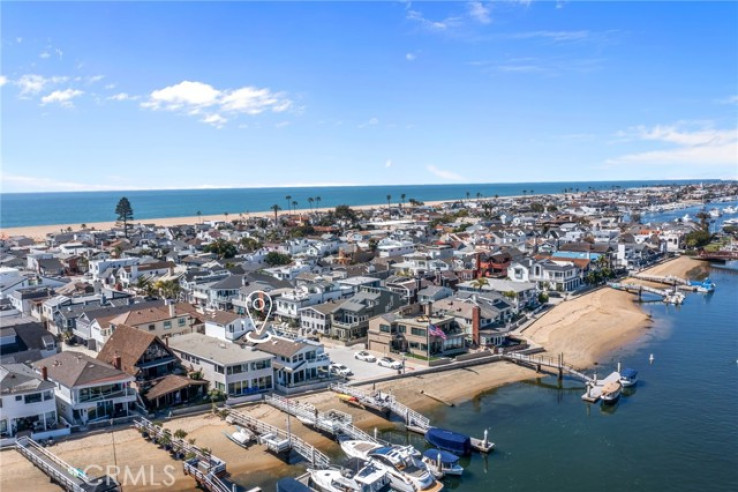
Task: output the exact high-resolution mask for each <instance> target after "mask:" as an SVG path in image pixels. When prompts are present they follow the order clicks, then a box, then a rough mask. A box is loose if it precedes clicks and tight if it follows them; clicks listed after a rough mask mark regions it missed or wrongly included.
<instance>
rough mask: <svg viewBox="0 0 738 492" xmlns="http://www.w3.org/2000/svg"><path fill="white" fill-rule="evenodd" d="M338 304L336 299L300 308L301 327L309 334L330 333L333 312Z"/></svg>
mask: <svg viewBox="0 0 738 492" xmlns="http://www.w3.org/2000/svg"><path fill="white" fill-rule="evenodd" d="M336 306H337V304H336V302H335V301H329V302H325V303H323V304H317V305H315V306H308V307H304V308H302V309H300V328H302V329H303V330H304V332H305V333H309V334H321V335H326V336H327V335H330V330H331V312H332V311H333V310H334V309H336Z"/></svg>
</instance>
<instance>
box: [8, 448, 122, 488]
mask: <svg viewBox="0 0 738 492" xmlns="http://www.w3.org/2000/svg"><path fill="white" fill-rule="evenodd" d="M15 448H16V450H18V452H19V453H20V454H21V455H23V456H24V457H25V458H27V459H28V461H30V462H31V463H33V464H34V465H36V466H37V467H38V468H39V469H40V470H41V471H43V472H44V473H45V474H46V475H48V476H49V478H50V479H51V480H52V481H53V482H56V483H57V484H59V485H60V486H61V487H62V488H63V489H64V490H68V491H70V492H87V491H93V490H95V491H104V490H105V491H118V490H121V488H120V485H118V483H117V482H116V481H115V480H113V479H112V478H111V477H100V478H96V479H90V478H89V477H87V476H86V475H85V473H84V472H83V471H82V470H79V469H78V468H75V467H73V466H71V465H70V464H68V463H66V462H65V461H63V460H62V459H61V458H59V457H58V456H56V455H55V454H53V453H51V452H50V451H48V450H47V449H45V448H44V447H42V446H41V445H40V444H38V443H37V442H36V441H34V440H33V439H31V438H30V437H20V438H18V439H17V440H16V442H15ZM105 484H107V485H108V487H107V488H105V487H104V485H105Z"/></svg>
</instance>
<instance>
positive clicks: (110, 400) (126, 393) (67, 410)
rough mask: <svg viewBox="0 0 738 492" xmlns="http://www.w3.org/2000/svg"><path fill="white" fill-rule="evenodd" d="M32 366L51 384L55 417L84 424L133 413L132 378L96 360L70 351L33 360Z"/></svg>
mask: <svg viewBox="0 0 738 492" xmlns="http://www.w3.org/2000/svg"><path fill="white" fill-rule="evenodd" d="M33 367H34V368H35V369H36V371H37V372H38V373H39V374H42V375H43V374H46V375H47V377H48V380H49V381H51V382H52V383H54V385H55V388H54V393H55V395H56V406H57V411H58V413H59V416H61V417H64V419H65V420H66V421H67V422H69V423H70V424H72V425H80V426H85V425H88V424H93V423H96V422H100V421H106V420H110V419H114V418H118V417H129V416H133V415H135V414H136V411H137V408H138V394H137V393H136V390H134V389H133V388H131V387H130V386H131V383H132V382H133V381H134V379H135V378H134V377H133V376H131V375H129V374H127V373H125V372H123V371H121V370H120V369H119V368H116V367H113V366H112V365H110V364H106V363H104V362H102V361H99V360H97V359H93V358H92V357H89V356H87V355H85V354H82V353H80V352H74V351H67V352H60V353H58V354H56V355H53V356H51V357H47V358H45V359H42V360H39V361H36V362H34V363H33Z"/></svg>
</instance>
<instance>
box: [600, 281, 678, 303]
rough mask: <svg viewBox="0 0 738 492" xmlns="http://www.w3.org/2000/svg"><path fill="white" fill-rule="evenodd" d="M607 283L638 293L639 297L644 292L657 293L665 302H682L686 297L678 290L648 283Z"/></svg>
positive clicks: (618, 288) (616, 287)
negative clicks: (652, 285) (651, 285)
mask: <svg viewBox="0 0 738 492" xmlns="http://www.w3.org/2000/svg"><path fill="white" fill-rule="evenodd" d="M607 285H608V286H610V287H611V288H613V289H615V290H622V291H625V292H630V293H632V294H638V297H639V298H640V297H641V296H642V295H643V293H644V292H648V293H650V294H655V295H657V296H659V297H661V300H662V301H663V302H665V303H666V304H682V303H683V302H684V299H685V296H684V294H682V293H681V292H678V291H676V290H666V289H655V288H653V287H648V286H646V285H638V284H628V283H618V282H610V283H608V284H607Z"/></svg>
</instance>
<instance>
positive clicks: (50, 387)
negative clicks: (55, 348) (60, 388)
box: [0, 364, 69, 442]
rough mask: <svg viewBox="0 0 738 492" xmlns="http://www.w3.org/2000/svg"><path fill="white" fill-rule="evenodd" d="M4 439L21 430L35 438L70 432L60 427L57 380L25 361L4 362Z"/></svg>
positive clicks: (0, 395)
mask: <svg viewBox="0 0 738 492" xmlns="http://www.w3.org/2000/svg"><path fill="white" fill-rule="evenodd" d="M0 409H2V412H0V442H3V441H4V440H5V439H9V438H12V437H14V436H16V434H18V433H25V432H30V433H31V437H32V438H34V439H46V438H48V437H51V435H60V434H64V433H68V432H69V431H68V430H66V429H64V428H63V429H62V431H61V432H60V433H53V431H54V430H55V429H57V424H58V419H57V413H56V400H55V398H54V383H52V382H51V381H47V380H46V379H45V378H44V377H43V375H39V374H37V373H36V372H35V371H34V370H33V369H31V368H30V367H28V366H26V365H24V364H2V365H0Z"/></svg>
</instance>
